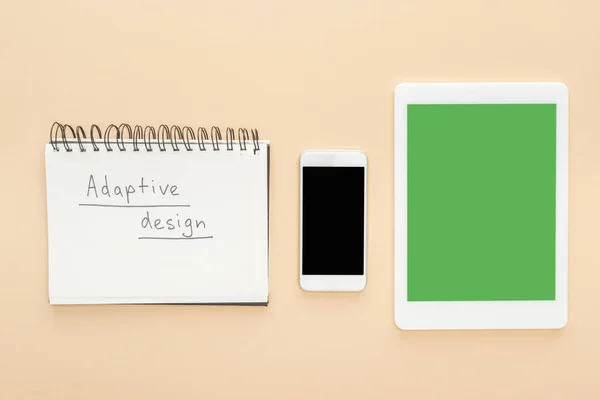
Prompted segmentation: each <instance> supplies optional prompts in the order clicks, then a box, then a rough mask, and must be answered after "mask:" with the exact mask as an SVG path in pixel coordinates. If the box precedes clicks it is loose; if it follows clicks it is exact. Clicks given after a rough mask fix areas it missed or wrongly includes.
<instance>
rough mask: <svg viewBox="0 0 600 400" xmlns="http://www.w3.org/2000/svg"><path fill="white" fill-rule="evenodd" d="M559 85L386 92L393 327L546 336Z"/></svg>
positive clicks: (561, 170) (559, 192)
mask: <svg viewBox="0 0 600 400" xmlns="http://www.w3.org/2000/svg"><path fill="white" fill-rule="evenodd" d="M568 116H569V114H568V90H567V87H566V86H565V85H563V84H560V83H403V84H401V85H399V86H397V87H396V91H395V110H394V118H395V128H394V129H395V134H394V136H395V138H394V139H395V143H394V152H395V166H394V180H395V182H394V183H395V238H394V241H395V282H394V285H395V311H394V312H395V321H396V325H397V326H398V327H399V328H401V329H406V330H422V329H558V328H562V327H564V326H565V324H566V322H567V314H568V307H567V303H568V301H567V300H568V299H567V286H568V285H567V283H568V279H567V278H568V274H567V262H568V254H567V253H568V237H567V236H568V231H567V218H568V204H567V202H568V126H569V124H568Z"/></svg>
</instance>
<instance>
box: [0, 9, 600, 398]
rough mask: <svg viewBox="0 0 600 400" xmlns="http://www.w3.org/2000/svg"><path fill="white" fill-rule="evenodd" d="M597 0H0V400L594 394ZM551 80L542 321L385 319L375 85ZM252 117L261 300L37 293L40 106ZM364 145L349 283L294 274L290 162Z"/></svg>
mask: <svg viewBox="0 0 600 400" xmlns="http://www.w3.org/2000/svg"><path fill="white" fill-rule="evenodd" d="M599 12H600V7H599V6H598V5H597V2H594V1H592V0H590V1H587V2H586V1H582V0H539V1H538V0H535V1H525V0H504V1H491V0H490V1H487V0H486V1H482V0H451V1H442V0H439V1H433V0H396V1H392V0H385V1H384V0H364V1H357V0H355V1H348V0H335V1H315V0H308V1H295V2H292V1H275V0H270V1H259V0H257V1H241V0H238V1H213V2H208V1H199V0H196V1H191V0H189V1H183V0H172V1H167V0H164V1H159V0H152V1H142V0H138V1H133V0H127V1H116V0H110V1H100V0H94V1H75V0H73V1H52V2H45V1H31V0H27V1H7V0H0V126H1V128H2V129H1V133H0V135H1V140H0V154H1V157H0V178H1V179H0V185H1V187H2V192H1V193H2V199H1V203H0V205H1V207H0V221H1V227H0V246H1V247H0V398H2V399H33V398H40V399H46V398H47V399H109V398H110V399H132V398H148V399H163V398H171V399H200V398H202V399H207V398H216V399H219V398H257V399H258V398H261V399H268V398H273V399H294V398H313V397H314V398H361V399H367V398H375V399H386V398H389V399H391V398H394V399H399V398H407V399H409V398H412V399H439V398H457V399H459V398H460V399H482V398H486V399H493V398H513V399H516V398H528V399H538V398H539V399H550V398H557V399H563V398H564V399H566V398H578V399H597V398H598V397H600V372H599V368H598V363H599V362H600V344H599V343H600V342H599V337H600V320H599V309H600V295H599V294H598V293H599V290H598V285H599V281H600V255H599V253H598V250H597V249H598V247H599V242H598V240H599V238H600V212H599V209H600V190H598V187H599V186H598V185H599V184H600V181H599V178H598V171H600V157H598V154H599V153H600V137H599V133H598V124H597V121H598V119H597V115H598V110H599V108H600V23H598V15H599ZM466 80H471V81H503V80H504V81H528V80H531V81H562V82H564V83H566V84H567V85H568V86H569V89H570V105H571V113H570V116H571V124H570V133H571V139H570V144H571V148H570V158H571V162H570V229H569V233H570V315H569V317H570V319H569V324H568V325H567V327H566V328H565V329H564V330H561V331H537V332H536V331H506V332H412V333H409V332H403V331H400V330H398V329H397V328H396V327H395V325H394V322H393V283H392V277H393V245H392V239H393V204H394V203H393V171H392V167H393V153H392V143H393V133H392V124H393V115H392V101H393V89H394V87H395V86H396V85H397V84H398V83H400V82H403V81H466ZM55 120H58V121H62V122H65V123H71V124H75V125H76V124H82V125H86V126H89V124H90V123H92V122H96V123H98V124H101V125H102V126H106V125H107V124H108V123H111V122H114V123H121V122H129V123H132V124H135V123H139V124H159V123H168V124H190V125H193V126H199V125H209V126H210V125H213V124H216V125H222V126H226V125H232V126H247V127H256V128H258V129H259V130H260V133H261V135H262V138H264V139H269V140H271V141H272V145H273V147H272V149H273V151H272V175H271V178H272V188H271V190H272V192H271V193H272V207H271V212H272V247H271V249H272V250H271V257H272V269H271V271H272V272H271V282H272V289H271V301H272V302H271V304H270V305H269V307H268V308H248V307H245V308H222V307H221V308H214V307H192V306H176V307H173V306H114V307H113V306H88V307H79V306H74V307H50V306H49V305H48V299H47V264H46V263H47V244H46V237H47V234H46V209H45V207H46V202H45V181H44V155H43V154H44V153H43V149H44V144H45V143H46V142H47V139H48V131H49V128H50V125H51V124H52V122H53V121H55ZM312 148H338V149H343V148H358V149H361V150H364V151H365V152H366V153H367V155H368V156H369V161H370V171H369V179H370V181H369V193H368V194H369V200H370V204H369V217H368V229H369V248H368V257H369V270H368V284H367V289H366V291H365V292H363V293H360V294H348V295H345V294H343V295H340V294H337V295H333V294H308V293H305V292H302V291H301V289H300V287H299V285H298V278H297V273H298V229H299V227H298V206H299V199H298V192H299V187H298V172H299V171H298V158H299V155H300V153H301V152H302V151H303V150H306V149H312Z"/></svg>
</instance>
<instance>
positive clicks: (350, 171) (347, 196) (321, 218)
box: [302, 167, 365, 275]
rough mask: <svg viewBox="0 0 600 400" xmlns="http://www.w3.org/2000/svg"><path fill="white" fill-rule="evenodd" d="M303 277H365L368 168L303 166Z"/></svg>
mask: <svg viewBox="0 0 600 400" xmlns="http://www.w3.org/2000/svg"><path fill="white" fill-rule="evenodd" d="M302 181H303V182H302V186H303V189H302V274H303V275H363V274H364V251H365V246H364V236H365V235H364V233H365V217H364V215H365V214H364V213H365V168H364V167H302Z"/></svg>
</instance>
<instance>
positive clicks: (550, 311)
mask: <svg viewBox="0 0 600 400" xmlns="http://www.w3.org/2000/svg"><path fill="white" fill-rule="evenodd" d="M531 103H534V104H556V298H555V300H553V301H408V299H407V290H408V289H407V286H408V276H407V210H408V209H407V179H408V178H407V176H408V175H407V137H408V132H407V107H408V105H409V104H531ZM568 107H569V102H568V89H567V87H566V86H565V85H564V84H562V83H555V82H549V83H545V82H540V83H525V82H523V83H403V84H400V85H398V86H397V87H396V90H395V105H394V108H395V111H394V114H395V122H394V125H395V163H394V164H395V167H394V182H395V183H394V185H395V228H394V232H395V233H394V236H395V237H394V243H395V245H394V248H395V250H394V253H395V254H394V258H395V273H394V275H395V276H394V286H395V307H394V316H395V322H396V325H397V326H398V327H399V328H400V329H403V330H456V329H560V328H562V327H564V326H565V324H566V323H567V318H568V154H569V152H568V144H569V136H568V131H569V112H568ZM508 161H509V157H508V156H507V162H508Z"/></svg>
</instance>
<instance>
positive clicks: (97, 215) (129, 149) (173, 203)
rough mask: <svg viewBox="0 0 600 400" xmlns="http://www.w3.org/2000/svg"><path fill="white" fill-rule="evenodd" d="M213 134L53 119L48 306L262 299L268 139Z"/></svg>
mask: <svg viewBox="0 0 600 400" xmlns="http://www.w3.org/2000/svg"><path fill="white" fill-rule="evenodd" d="M209 131H210V133H209ZM209 131H208V130H206V129H204V128H198V129H197V130H193V129H192V128H189V127H183V128H182V127H179V126H172V127H169V126H166V125H161V126H160V127H158V128H156V129H155V128H154V127H145V128H142V127H141V126H135V127H134V128H132V127H131V126H130V125H127V124H122V125H120V126H117V125H110V126H108V127H107V128H106V129H105V130H104V131H103V132H102V131H101V129H100V128H99V127H98V126H97V125H92V127H91V129H90V130H89V131H87V132H86V131H85V130H84V129H83V128H82V127H79V126H78V127H76V128H73V127H72V126H70V125H62V124H58V123H55V124H54V125H53V126H52V129H51V133H50V143H49V144H47V145H46V186H47V187H46V191H47V208H48V281H49V299H50V303H51V304H121V303H138V304H152V303H171V304H173V303H178V304H189V303H194V304H244V305H266V304H267V303H268V294H269V142H268V141H262V140H259V137H258V132H257V131H255V130H251V131H250V132H248V130H246V129H238V131H237V134H236V132H235V131H234V130H233V129H231V128H228V129H227V130H226V131H225V135H224V136H225V138H224V139H225V140H223V137H222V135H221V130H220V129H219V128H218V127H213V128H212V129H210V130H209Z"/></svg>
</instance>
